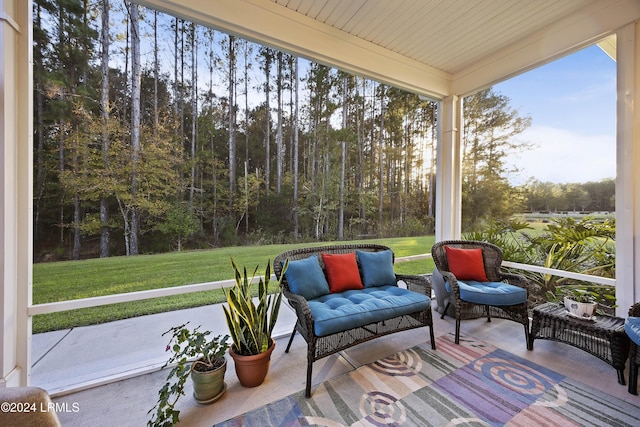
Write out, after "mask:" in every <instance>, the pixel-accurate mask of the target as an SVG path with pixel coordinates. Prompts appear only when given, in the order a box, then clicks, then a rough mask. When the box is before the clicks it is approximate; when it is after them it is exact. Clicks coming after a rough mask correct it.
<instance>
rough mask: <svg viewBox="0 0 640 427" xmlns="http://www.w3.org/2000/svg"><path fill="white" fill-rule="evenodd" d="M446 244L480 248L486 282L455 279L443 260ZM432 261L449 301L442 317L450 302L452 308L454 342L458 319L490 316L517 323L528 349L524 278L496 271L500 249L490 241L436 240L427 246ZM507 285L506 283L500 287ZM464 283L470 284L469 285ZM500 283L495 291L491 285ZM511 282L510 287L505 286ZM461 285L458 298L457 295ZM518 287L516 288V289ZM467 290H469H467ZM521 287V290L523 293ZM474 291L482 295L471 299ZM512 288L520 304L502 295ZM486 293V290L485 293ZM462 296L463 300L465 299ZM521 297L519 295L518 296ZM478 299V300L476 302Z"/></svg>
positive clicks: (499, 262)
mask: <svg viewBox="0 0 640 427" xmlns="http://www.w3.org/2000/svg"><path fill="white" fill-rule="evenodd" d="M447 247H449V248H454V249H478V248H479V249H482V259H483V263H484V271H485V273H486V278H487V279H488V280H489V282H484V281H482V282H478V281H473V282H471V281H469V282H468V281H464V282H463V281H461V280H460V281H459V280H458V279H457V278H456V276H455V275H454V274H453V273H452V272H451V271H450V268H449V262H448V260H447V249H446V248H447ZM431 255H432V256H433V261H434V263H435V265H436V268H437V269H438V272H439V273H440V274H441V275H442V277H443V278H444V280H445V281H446V284H447V290H448V291H449V292H450V295H449V302H448V303H447V307H445V309H444V312H443V313H442V317H441V318H444V316H445V315H446V314H447V312H448V308H449V305H451V304H453V306H454V308H455V318H456V331H455V342H456V344H459V341H460V321H461V320H465V319H477V318H479V317H485V316H486V317H487V321H489V322H490V321H491V318H492V317H497V318H502V319H508V320H512V321H514V322H518V323H520V324H522V325H523V326H524V333H525V340H526V341H525V342H526V343H527V348H528V349H529V350H530V349H531V347H530V344H529V316H528V311H527V296H528V295H527V293H526V291H527V289H528V286H529V284H528V281H527V279H525V278H524V277H523V276H520V275H517V274H509V273H505V272H503V271H501V270H500V267H501V264H502V250H501V249H500V248H499V247H497V246H495V245H493V244H490V243H485V242H478V241H471V240H445V241H441V242H437V243H436V244H435V245H433V247H432V248H431ZM503 283H504V284H507V286H504V285H503ZM468 284H470V285H472V286H471V288H470V287H469V286H468ZM485 285H493V286H503V287H504V288H503V289H502V293H501V292H495V294H494V290H492V288H491V286H485ZM509 285H513V286H509ZM461 287H462V297H461ZM515 287H517V288H520V289H517V288H515ZM469 289H471V291H468V290H469ZM521 289H524V290H525V292H524V293H523V292H522V290H521ZM476 290H477V291H478V292H480V293H481V294H482V295H481V296H480V298H479V299H478V298H475V292H476ZM511 290H513V291H514V292H518V293H519V294H521V295H522V294H523V295H524V302H522V303H515V304H514V303H508V302H506V299H505V298H503V296H504V293H509V292H511ZM485 292H486V293H485ZM465 298H466V299H465ZM520 299H522V298H520ZM479 301H482V302H479Z"/></svg>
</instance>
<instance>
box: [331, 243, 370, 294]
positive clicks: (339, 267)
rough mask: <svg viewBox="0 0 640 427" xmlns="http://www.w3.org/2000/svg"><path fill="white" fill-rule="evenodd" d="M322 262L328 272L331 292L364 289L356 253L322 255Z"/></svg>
mask: <svg viewBox="0 0 640 427" xmlns="http://www.w3.org/2000/svg"><path fill="white" fill-rule="evenodd" d="M322 262H324V268H325V270H326V271H327V282H329V290H330V291H331V292H343V291H348V290H350V289H362V288H363V287H364V286H363V285H362V279H360V271H358V263H357V262H356V253H355V252H351V253H348V254H325V253H323V254H322Z"/></svg>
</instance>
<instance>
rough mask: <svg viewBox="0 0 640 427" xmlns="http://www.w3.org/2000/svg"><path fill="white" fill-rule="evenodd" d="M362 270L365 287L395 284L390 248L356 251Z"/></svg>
mask: <svg viewBox="0 0 640 427" xmlns="http://www.w3.org/2000/svg"><path fill="white" fill-rule="evenodd" d="M356 255H358V261H360V267H361V270H362V283H363V284H364V286H365V287H366V288H368V287H371V286H386V285H394V286H395V284H396V273H395V272H394V271H393V252H391V250H390V249H387V250H386V251H378V252H366V251H358V250H357V251H356Z"/></svg>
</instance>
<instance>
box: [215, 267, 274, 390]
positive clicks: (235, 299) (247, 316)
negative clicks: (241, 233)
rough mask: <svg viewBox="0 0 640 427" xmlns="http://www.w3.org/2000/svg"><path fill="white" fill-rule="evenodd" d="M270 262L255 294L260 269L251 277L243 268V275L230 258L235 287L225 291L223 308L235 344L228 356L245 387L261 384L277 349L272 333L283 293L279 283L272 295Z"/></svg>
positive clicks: (254, 271) (256, 268) (255, 270)
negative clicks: (272, 355)
mask: <svg viewBox="0 0 640 427" xmlns="http://www.w3.org/2000/svg"><path fill="white" fill-rule="evenodd" d="M270 263H271V260H269V261H267V267H266V269H265V273H264V276H263V277H260V278H259V280H258V283H257V294H255V293H254V292H253V291H254V288H255V286H254V285H256V283H254V278H255V277H256V272H257V271H258V266H256V267H255V269H254V270H253V274H252V275H251V276H249V274H248V273H247V268H246V267H243V269H242V273H241V272H240V269H239V268H238V266H237V265H236V263H235V262H234V261H233V259H231V265H232V267H233V270H234V273H235V285H234V286H233V287H231V288H229V289H225V295H226V298H227V304H226V305H223V309H224V314H225V317H226V321H227V326H228V327H229V332H230V335H231V339H232V341H233V344H232V345H231V348H230V349H229V355H230V356H231V358H232V359H233V361H234V363H235V368H236V374H237V376H238V380H239V381H240V384H241V385H243V386H244V387H256V386H259V385H260V384H262V382H263V381H264V379H265V378H266V376H267V373H268V371H269V365H270V361H271V353H272V352H273V350H274V348H275V341H274V340H273V339H272V338H271V334H272V333H273V328H274V327H275V324H276V320H277V319H278V312H279V310H280V303H281V302H282V291H281V289H280V282H278V283H277V291H276V292H275V293H272V294H270V293H269V281H270V278H271V265H270ZM284 269H286V265H285V266H284ZM254 298H255V299H254Z"/></svg>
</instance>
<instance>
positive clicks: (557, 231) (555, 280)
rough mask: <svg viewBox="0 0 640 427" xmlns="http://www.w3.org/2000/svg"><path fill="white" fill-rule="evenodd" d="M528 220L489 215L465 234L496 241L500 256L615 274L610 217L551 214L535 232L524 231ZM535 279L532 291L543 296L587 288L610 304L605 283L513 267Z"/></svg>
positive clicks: (610, 293) (612, 294)
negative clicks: (505, 219)
mask: <svg viewBox="0 0 640 427" xmlns="http://www.w3.org/2000/svg"><path fill="white" fill-rule="evenodd" d="M526 229H530V227H529V226H528V224H527V223H524V222H518V221H511V222H499V221H494V222H492V223H491V224H489V225H488V226H487V227H486V228H485V229H483V230H481V231H478V232H474V233H467V234H465V238H467V239H470V240H484V241H487V242H490V243H493V244H495V245H497V246H499V247H500V248H501V249H502V250H503V254H504V259H505V260H508V261H513V262H519V263H524V264H531V265H538V266H541V267H546V268H549V269H556V270H563V271H571V272H575V273H582V274H590V275H596V276H600V277H610V278H613V277H615V258H616V257H615V241H614V239H615V222H614V221H611V220H604V221H602V220H595V219H593V218H590V217H585V218H581V219H579V220H576V219H574V218H571V217H562V218H554V219H552V222H551V223H550V224H548V225H547V226H546V229H545V230H544V231H543V232H542V233H541V234H539V235H534V234H532V233H528V232H526V231H524V230H526ZM518 273H519V274H522V275H524V276H526V277H527V279H529V281H530V282H531V283H532V284H534V286H535V287H536V288H537V290H534V293H537V294H539V296H544V297H545V299H561V297H562V296H563V295H565V294H567V293H569V294H570V293H574V291H579V290H586V291H587V292H588V293H589V294H591V295H597V298H596V299H597V300H598V302H601V303H605V304H607V305H612V304H613V303H614V302H613V301H615V290H614V289H612V288H611V287H610V286H604V285H596V284H593V283H588V282H580V281H576V280H575V279H570V278H567V277H561V276H557V275H554V274H552V273H537V272H532V271H518Z"/></svg>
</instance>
